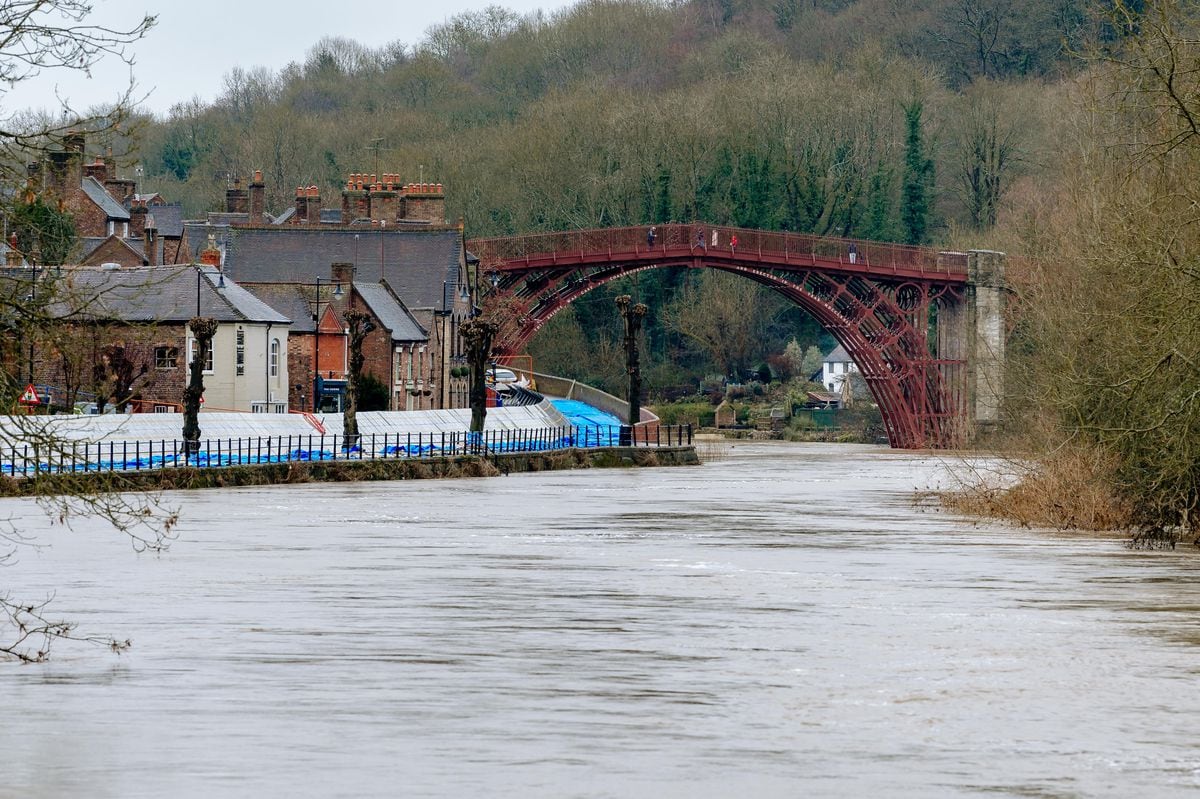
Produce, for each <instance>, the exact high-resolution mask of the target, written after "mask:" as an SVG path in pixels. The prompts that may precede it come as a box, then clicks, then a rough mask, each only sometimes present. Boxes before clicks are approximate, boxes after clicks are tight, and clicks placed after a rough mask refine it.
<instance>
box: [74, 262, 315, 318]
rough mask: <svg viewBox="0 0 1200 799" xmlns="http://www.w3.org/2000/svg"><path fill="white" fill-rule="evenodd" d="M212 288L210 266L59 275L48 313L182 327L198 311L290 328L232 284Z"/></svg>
mask: <svg viewBox="0 0 1200 799" xmlns="http://www.w3.org/2000/svg"><path fill="white" fill-rule="evenodd" d="M217 284H218V270H217V269H216V268H214V267H211V266H197V265H189V266H157V267H155V266H151V267H139V268H134V269H103V268H100V269H96V268H91V267H77V268H74V269H68V270H65V271H64V272H63V273H62V277H61V286H60V288H59V290H60V291H62V293H63V299H62V300H61V301H59V302H56V303H53V305H52V310H53V312H54V313H56V314H57V315H59V316H68V315H77V316H80V317H84V318H92V319H114V320H120V321H125V322H186V321H188V320H189V319H191V318H192V317H194V316H196V315H197V310H199V314H200V315H201V316H211V317H212V318H214V319H216V320H217V321H218V322H271V323H273V324H289V323H290V321H291V320H290V319H288V317H286V316H284V315H283V314H281V313H279V312H278V311H276V310H275V309H273V308H271V307H270V306H268V305H267V304H266V303H264V302H262V301H261V300H259V299H258V298H257V297H255V296H254V295H252V294H251V293H250V292H248V291H246V290H245V289H244V288H242V287H241V286H239V285H237V284H236V283H234V282H233V281H232V280H230V279H228V278H226V279H225V287H224V288H218V285H217ZM197 295H198V296H197Z"/></svg>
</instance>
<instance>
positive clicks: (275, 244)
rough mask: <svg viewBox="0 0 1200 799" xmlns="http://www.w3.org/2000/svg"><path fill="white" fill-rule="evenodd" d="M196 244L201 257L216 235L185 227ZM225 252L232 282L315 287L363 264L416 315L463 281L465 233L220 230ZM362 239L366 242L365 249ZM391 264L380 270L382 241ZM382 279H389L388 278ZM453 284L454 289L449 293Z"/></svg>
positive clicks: (199, 226) (447, 297)
mask: <svg viewBox="0 0 1200 799" xmlns="http://www.w3.org/2000/svg"><path fill="white" fill-rule="evenodd" d="M185 227H186V235H187V239H188V243H189V245H190V246H191V248H192V250H193V251H198V250H199V248H200V247H202V246H203V242H204V241H205V240H206V238H207V235H208V231H206V230H205V226H204V224H203V223H193V222H188V223H186V225H185ZM210 230H211V231H212V233H213V234H214V235H215V236H216V238H217V242H218V246H221V245H223V246H222V249H223V250H224V252H225V261H224V267H225V272H226V275H228V276H232V277H233V278H234V279H236V280H239V281H243V282H246V283H314V282H316V279H317V278H318V277H321V278H327V277H329V272H330V265H331V264H333V263H336V262H345V263H355V254H356V253H357V256H358V257H357V266H358V271H357V276H358V278H359V279H360V280H361V281H362V282H375V281H377V280H380V279H383V280H385V281H386V282H387V284H388V286H389V287H390V288H391V289H392V291H393V292H394V293H395V295H396V296H397V297H399V298H400V299H401V300H402V301H403V303H404V305H405V307H407V308H408V309H409V310H410V311H414V312H415V311H419V310H431V309H435V308H442V307H443V306H444V305H449V304H450V303H451V302H452V301H453V296H452V295H451V294H450V293H449V291H451V290H452V288H453V285H454V284H455V283H456V282H457V280H458V273H459V268H460V263H461V258H462V257H463V239H462V232H461V231H459V230H457V229H454V228H449V229H447V228H441V229H429V230H407V229H406V230H392V229H387V230H380V229H379V228H357V229H355V228H334V227H330V228H309V227H253V228H237V227H229V228H225V227H213V228H210ZM355 236H358V240H357V247H356V241H355ZM381 239H382V245H383V264H382V270H381V268H380V242H381ZM381 272H382V274H381ZM447 282H449V283H450V287H451V288H450V289H448V288H447Z"/></svg>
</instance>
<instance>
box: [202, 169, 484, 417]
mask: <svg viewBox="0 0 1200 799" xmlns="http://www.w3.org/2000/svg"><path fill="white" fill-rule="evenodd" d="M383 177H384V180H375V176H368V175H360V174H354V175H351V176H350V179H349V180H347V182H346V184H345V188H344V189H343V190H342V192H341V195H342V196H341V203H340V206H341V207H340V209H337V208H325V207H324V205H323V202H322V198H321V196H320V191H319V190H318V189H317V187H315V186H308V187H300V188H298V189H297V190H296V199H295V204H294V205H293V207H291V208H289V209H287V211H285V212H284V213H282V214H279V215H277V216H272V215H270V214H269V213H267V212H266V210H265V208H264V207H263V196H264V187H263V185H262V173H261V172H256V173H255V175H254V178H253V179H252V180H251V181H250V183H249V188H248V189H246V190H243V189H242V188H241V184H240V182H235V183H234V185H233V187H232V188H230V189H229V190H228V191H227V192H226V207H225V210H224V211H223V212H220V213H212V214H209V215H208V218H207V219H206V220H204V221H197V222H185V223H184V232H183V238H184V241H183V251H184V252H185V253H186V252H187V251H188V250H189V249H190V248H191V247H195V246H198V244H199V243H200V242H202V241H204V239H205V238H206V237H207V236H209V235H213V236H214V238H215V240H216V242H217V246H218V247H219V248H220V250H221V262H222V264H223V268H224V270H225V273H226V275H227V276H229V277H231V278H233V279H235V280H237V281H238V282H239V284H243V285H246V286H255V287H257V286H274V287H276V288H268V289H264V291H265V292H267V293H260V294H259V296H260V297H262V298H263V299H264V300H266V301H268V302H272V303H281V304H280V305H277V306H276V307H278V308H280V309H281V310H282V309H283V307H284V305H286V307H287V308H289V309H293V308H297V307H298V306H297V305H296V304H295V303H300V302H301V300H300V295H306V296H308V297H309V299H308V306H309V308H310V309H313V308H314V306H315V305H316V304H318V303H317V298H316V296H315V290H316V288H315V287H316V285H317V283H318V279H319V280H320V281H321V282H322V283H325V281H329V280H333V282H335V283H336V284H338V285H341V286H343V287H344V291H345V292H346V299H344V300H342V301H340V302H339V301H337V300H334V301H332V302H330V303H329V304H328V305H327V306H326V308H325V309H323V310H322V317H321V335H320V336H319V338H320V339H321V341H322V345H321V352H322V353H324V352H325V349H326V344H325V336H326V335H329V336H330V341H331V342H336V341H339V339H337V338H336V335H337V334H336V332H335V329H334V328H335V326H336V325H340V314H341V312H342V311H344V309H345V308H346V307H349V303H350V302H351V301H353V302H354V303H355V307H361V308H362V309H364V310H366V311H368V312H370V313H371V314H372V315H373V316H374V317H375V322H376V325H377V327H378V329H377V331H376V332H375V333H374V334H372V337H369V338H368V341H367V343H366V344H365V345H364V354H365V355H367V357H368V358H369V359H370V360H368V365H367V370H368V372H370V373H371V374H374V375H375V376H376V377H378V378H379V379H381V380H383V381H384V382H385V384H387V385H388V386H389V391H390V394H391V404H392V407H394V408H397V409H406V408H410V407H411V408H414V409H416V408H422V409H424V408H450V407H463V406H465V405H466V395H467V392H466V378H465V377H462V376H459V374H458V372H459V370H458V369H457V368H455V365H456V364H458V363H460V362H461V361H462V357H463V349H462V345H461V342H460V339H459V336H458V328H459V325H460V324H461V323H462V322H463V321H465V320H466V319H467V318H469V316H470V313H471V300H470V285H471V279H470V269H469V264H468V255H467V252H466V248H465V244H464V239H463V230H462V226H461V225H454V226H452V225H448V224H446V222H445V219H444V216H445V194H444V191H443V188H442V187H441V185H439V184H420V185H417V184H404V183H401V182H400V181H399V179H398V177H397V176H395V175H384V176H383ZM331 264H346V265H348V266H347V268H348V269H349V270H350V271H351V273H352V276H351V277H347V276H346V275H342V276H341V277H338V276H336V275H333V274H331V273H330V271H329V270H330V265H331ZM351 283H353V284H354V286H355V287H363V286H367V288H363V290H361V291H357V290H351V286H350V284H351ZM287 284H291V285H293V286H296V287H301V288H295V289H293V290H292V291H291V292H290V293H289V292H288V291H287V290H285V289H281V288H278V287H279V286H282V285H287ZM254 290H255V291H256V292H257V291H259V289H257V288H255V289H254ZM268 294H269V295H270V297H271V299H268ZM389 298H390V299H389ZM325 302H326V300H325V298H322V300H321V302H320V304H325ZM393 302H394V304H395V305H394V306H393ZM326 310H330V311H332V314H333V316H334V318H327V316H326V314H325V311H326ZM287 313H288V314H290V315H291V317H292V318H293V319H296V320H297V323H298V325H299V324H302V323H301V322H300V321H299V320H298V316H299V315H300V314H299V313H298V311H297V310H288V311H287ZM313 313H315V310H310V312H309V315H308V318H309V319H314V318H315V317H313V316H312V314H313ZM327 326H328V328H329V329H328V330H326V327H327ZM417 331H421V332H423V333H424V339H418V338H416V336H417V335H418V332H417ZM295 334H296V335H297V336H315V335H316V334H315V332H309V331H308V330H303V329H301V328H300V327H297V328H296V330H295ZM342 335H343V336H344V332H343V333H342ZM388 336H391V338H390V339H388V338H387V337H388ZM398 347H400V348H402V349H397V348H398ZM293 349H294V351H295V352H305V351H309V352H313V351H315V350H314V347H313V345H312V343H311V342H307V341H304V342H298V346H296V347H295V348H293ZM385 352H386V353H387V357H386V358H385ZM371 353H374V354H371ZM301 360H302V359H301V356H296V361H295V362H294V363H293V366H294V367H300V366H301V363H300V361H301ZM311 361H312V358H309V363H308V364H307V366H308V368H307V369H306V370H305V372H304V373H307V374H309V375H312V374H314V371H313V368H312V363H311ZM385 362H386V365H385ZM339 365H340V371H341V372H342V373H344V369H345V366H344V361H343V362H340V364H339ZM320 366H321V369H320V370H317V373H319V374H323V375H325V376H326V377H325V379H329V378H328V377H327V375H328V372H329V369H327V368H326V364H324V363H322V364H321V365H320ZM410 369H411V371H412V374H413V378H412V380H409V379H408V377H407V374H408V372H409V370H410ZM334 371H335V373H336V372H337V371H338V369H336V368H335V369H334ZM300 374H301V372H296V375H297V380H295V381H294V383H293V386H292V391H291V397H292V401H293V402H297V401H298V400H300V397H301V395H302V394H303V395H305V396H306V397H307V400H308V403H309V404H310V406H311V404H312V401H313V398H314V396H315V393H314V387H313V383H314V382H315V381H309V380H300V379H299V375H300ZM334 379H336V378H334ZM410 383H411V384H412V385H411V386H410V385H409V384H410ZM297 386H299V387H297ZM301 404H304V403H303V402H302V403H301Z"/></svg>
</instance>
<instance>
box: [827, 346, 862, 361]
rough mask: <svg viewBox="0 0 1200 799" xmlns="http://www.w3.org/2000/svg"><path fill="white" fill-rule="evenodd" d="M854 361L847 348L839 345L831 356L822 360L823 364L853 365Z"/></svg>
mask: <svg viewBox="0 0 1200 799" xmlns="http://www.w3.org/2000/svg"><path fill="white" fill-rule="evenodd" d="M853 361H854V359H853V358H851V357H850V353H848V352H846V348H845V347H843V346H842V345H841V344H838V345H837V346H836V347H834V348H833V349H832V350H830V352H829V354H828V355H826V356H825V357H824V358H822V359H821V363H851V362H853Z"/></svg>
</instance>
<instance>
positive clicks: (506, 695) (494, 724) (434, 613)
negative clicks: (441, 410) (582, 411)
mask: <svg viewBox="0 0 1200 799" xmlns="http://www.w3.org/2000/svg"><path fill="white" fill-rule="evenodd" d="M940 469H941V464H940V462H939V461H938V460H937V459H934V458H930V457H928V456H922V455H914V454H907V453H896V452H891V451H889V450H886V449H880V448H872V447H856V446H833V445H811V444H807V445H806V444H739V445H737V446H736V447H734V448H733V449H731V450H730V452H729V455H728V457H726V458H724V459H722V460H719V461H716V462H713V463H710V464H709V465H706V466H703V467H694V468H673V469H629V470H591V471H576V472H555V473H541V474H523V475H511V476H509V477H503V478H493V479H478V480H458V481H413V482H402V483H387V484H379V483H375V484H326V485H302V486H279V487H271V488H253V489H236V490H219V491H204V492H191V493H181V494H177V495H174V496H173V497H172V500H173V501H174V502H176V503H177V504H178V505H179V506H180V507H181V509H182V511H183V521H182V523H181V524H180V525H179V539H178V541H177V542H176V543H175V544H174V545H173V546H172V548H171V550H170V551H169V552H168V553H167V554H164V555H159V556H155V555H137V554H134V553H132V552H131V551H130V549H129V546H128V544H127V543H126V542H125V541H124V540H123V539H122V538H121V537H120V536H119V535H117V534H115V533H113V532H111V531H109V530H106V529H105V528H104V527H103V526H102V525H101V524H99V523H96V522H89V521H85V522H81V523H78V524H76V526H75V528H74V529H73V530H71V531H67V530H64V529H62V528H59V527H51V526H49V525H48V524H47V523H46V522H45V520H44V518H43V517H42V516H41V515H39V513H38V512H37V510H36V509H35V508H34V507H33V506H32V505H30V504H28V503H26V502H24V501H15V500H6V501H4V502H2V503H0V515H8V516H11V517H12V519H13V521H14V523H15V524H16V525H17V526H18V527H19V528H20V529H22V530H23V531H26V532H28V533H33V534H35V535H36V538H37V541H38V542H39V543H40V544H42V545H44V547H43V548H42V549H40V550H31V549H28V548H26V549H24V550H23V551H22V552H21V553H20V556H19V559H18V562H17V563H15V564H14V565H11V566H9V567H6V568H4V569H3V570H0V580H2V581H3V585H5V586H7V588H8V590H9V591H10V592H11V593H12V594H14V595H16V596H22V597H27V598H38V597H41V596H44V595H45V593H46V591H47V590H48V589H51V588H52V589H54V590H55V591H56V598H55V601H54V606H53V607H54V609H55V612H56V614H58V615H60V616H64V617H67V618H71V619H73V620H75V621H77V622H79V624H80V625H81V629H82V630H83V631H85V632H90V633H109V634H113V635H117V636H120V637H125V636H130V637H132V638H133V641H134V647H133V649H132V650H131V651H130V652H128V653H127V654H124V655H121V656H119V657H118V656H114V655H110V654H108V653H106V652H104V651H101V650H98V649H93V648H88V647H84V646H74V645H72V646H60V647H59V648H58V649H57V650H56V653H55V658H54V659H53V661H52V662H50V663H49V664H46V665H38V666H20V665H11V664H0V695H2V696H3V704H2V705H0V707H2V708H3V719H4V723H3V724H2V725H0V765H2V767H3V772H4V776H3V779H2V780H0V796H13V797H17V796H21V797H27V796H37V797H58V796H90V797H163V796H174V797H193V796H195V797H202V796H256V797H258V796H321V797H330V796H437V797H442V796H447V797H468V796H517V797H707V796H714V797H725V796H735V797H742V796H744V797H793V796H853V797H857V796H870V795H874V796H880V797H897V796H898V797H928V796H1022V797H1030V796H1035V797H1095V796H1112V797H1129V796H1139V795H1140V796H1144V797H1159V796H1185V795H1195V794H1196V793H1198V792H1200V790H1198V789H1200V741H1198V740H1197V733H1198V732H1200V722H1198V721H1197V719H1200V690H1198V685H1200V683H1198V678H1197V669H1198V667H1200V648H1198V644H1200V613H1198V612H1197V611H1198V610H1200V581H1198V580H1197V577H1198V576H1200V574H1198V570H1200V557H1198V556H1196V555H1194V554H1193V553H1191V552H1182V551H1180V552H1173V553H1151V554H1147V553H1136V552H1130V551H1128V550H1126V549H1125V548H1124V547H1123V546H1122V543H1121V541H1119V540H1104V539H1095V538H1078V537H1062V536H1055V535H1052V534H1046V533H1042V532H1038V531H1029V530H1018V529H1013V528H1008V527H1004V526H999V525H990V524H974V523H972V522H971V521H969V520H964V519H961V518H958V517H955V516H952V515H948V514H944V513H938V512H931V511H929V510H922V509H919V508H916V507H914V506H913V504H912V502H911V496H912V492H913V489H914V488H922V487H926V486H928V485H931V484H932V483H934V482H936V480H937V479H938V474H939V473H940Z"/></svg>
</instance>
